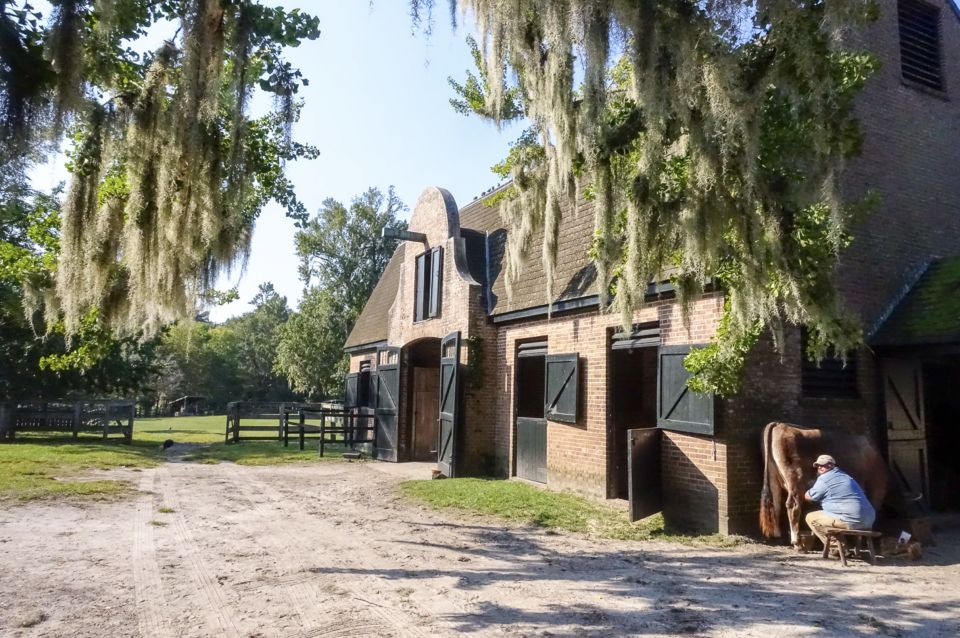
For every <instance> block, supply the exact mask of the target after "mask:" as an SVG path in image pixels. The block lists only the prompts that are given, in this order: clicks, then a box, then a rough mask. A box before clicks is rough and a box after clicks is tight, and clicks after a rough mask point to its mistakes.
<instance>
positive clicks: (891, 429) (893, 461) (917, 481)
mask: <svg viewBox="0 0 960 638" xmlns="http://www.w3.org/2000/svg"><path fill="white" fill-rule="evenodd" d="M883 394H884V402H885V404H886V414H887V451H888V455H889V457H890V468H891V469H892V470H893V474H894V476H896V477H897V479H898V480H899V482H900V487H901V488H902V489H904V490H906V492H907V493H909V494H922V495H923V502H924V503H925V504H928V501H929V494H930V490H929V486H928V482H927V481H928V479H927V476H928V475H927V428H926V413H925V409H924V389H923V366H922V364H921V363H920V362H919V361H912V360H904V359H885V360H884V361H883Z"/></svg>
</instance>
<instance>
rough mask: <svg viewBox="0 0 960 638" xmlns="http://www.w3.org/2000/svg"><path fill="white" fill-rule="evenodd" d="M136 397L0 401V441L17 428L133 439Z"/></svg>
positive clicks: (7, 437) (8, 437)
mask: <svg viewBox="0 0 960 638" xmlns="http://www.w3.org/2000/svg"><path fill="white" fill-rule="evenodd" d="M135 411H136V406H135V405H134V403H133V401H75V402H67V401H22V402H15V401H10V402H5V403H2V404H0V441H4V440H6V441H11V440H13V439H14V438H15V437H16V434H17V433H18V432H69V433H70V434H72V435H73V438H74V439H76V438H78V437H79V435H80V433H81V432H93V433H96V434H100V435H101V436H102V438H103V439H104V440H106V439H107V438H109V437H110V435H112V434H119V435H121V436H122V438H123V441H124V442H125V443H130V441H131V440H132V439H133V420H134V413H135Z"/></svg>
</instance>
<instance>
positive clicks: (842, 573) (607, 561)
mask: <svg viewBox="0 0 960 638" xmlns="http://www.w3.org/2000/svg"><path fill="white" fill-rule="evenodd" d="M409 524H410V525H411V526H415V527H420V528H427V529H429V528H430V527H434V526H435V527H448V528H451V531H456V532H457V533H458V535H459V536H460V537H461V538H462V539H464V542H458V543H457V544H455V545H450V544H444V543H423V542H410V541H406V540H402V539H394V540H392V541H391V542H392V543H399V544H406V545H408V546H410V548H411V550H413V549H414V548H415V547H423V546H426V547H430V548H433V549H437V550H443V553H453V554H455V555H457V556H458V558H457V563H455V564H456V565H462V567H458V568H457V569H456V572H455V575H456V577H457V587H458V588H459V589H462V590H466V591H471V590H476V591H478V592H479V591H480V590H486V591H490V590H491V589H492V590H493V591H502V590H503V589H504V588H506V589H516V588H517V587H518V585H520V584H523V585H525V589H526V590H528V591H529V589H530V585H533V588H534V589H536V585H537V583H543V584H544V586H546V585H547V583H549V586H550V587H551V588H553V589H556V588H558V586H559V588H561V589H564V590H565V591H572V592H578V591H579V592H582V593H583V596H582V598H583V600H584V602H582V603H580V604H577V605H574V606H570V605H569V604H564V605H557V606H556V607H551V606H549V605H548V606H546V607H545V608H543V607H541V609H539V610H536V611H531V610H528V609H520V608H516V607H512V606H510V605H509V604H506V603H503V602H490V601H485V602H482V603H479V604H478V605H477V606H476V607H475V608H474V609H475V610H474V611H472V612H470V613H465V614H462V615H459V616H456V617H450V616H448V617H447V620H453V621H454V622H455V623H456V629H457V630H458V631H459V632H462V633H470V632H476V631H481V630H484V629H488V628H491V627H502V626H504V625H515V626H533V627H539V628H546V627H549V628H550V633H549V635H552V636H565V635H569V636H574V635H576V636H582V635H624V634H631V635H652V634H663V633H668V634H689V635H701V634H703V633H714V632H725V633H730V634H733V635H736V634H737V633H738V629H740V630H746V629H748V628H749V629H751V630H752V631H754V632H757V631H758V630H759V628H764V629H763V633H765V634H767V635H773V636H775V635H777V633H778V632H785V633H789V634H791V635H793V634H796V633H798V632H800V631H801V630H802V633H805V634H809V635H823V636H826V635H842V636H877V635H883V636H906V635H917V636H956V635H960V618H958V617H957V616H956V614H954V613H949V612H948V610H950V609H953V610H956V609H960V592H958V591H939V592H938V595H937V596H936V603H932V602H925V601H929V600H930V599H929V598H925V597H923V596H922V593H923V592H922V589H923V584H922V583H917V593H918V594H921V595H919V596H917V597H916V598H910V599H905V598H902V597H900V596H898V595H892V594H890V593H885V592H884V583H886V582H903V581H909V580H910V579H911V571H912V569H911V567H913V566H915V564H914V563H909V562H903V561H894V560H888V561H885V566H884V565H881V566H878V567H871V566H869V565H867V564H865V563H859V562H856V563H852V564H851V566H850V567H848V568H846V569H842V568H840V567H839V564H838V563H831V564H827V563H825V562H824V561H822V559H820V558H819V555H818V554H807V555H797V554H795V553H793V551H792V550H789V549H786V548H778V547H770V546H756V547H754V548H751V550H749V551H748V552H743V551H741V552H729V553H723V552H717V551H715V550H709V549H697V548H683V549H676V548H670V549H660V548H659V547H657V546H655V545H651V547H650V548H644V547H642V546H641V545H639V544H624V545H622V546H624V547H628V548H629V549H627V550H625V551H618V550H611V551H590V552H577V551H572V550H571V551H569V552H568V551H556V550H553V549H551V548H550V547H548V545H549V544H551V543H548V542H546V541H545V539H547V538H549V536H547V535H546V534H537V533H533V534H531V533H530V532H529V530H509V529H496V528H490V527H485V526H473V525H468V524H456V523H437V524H429V523H424V522H421V521H410V522H409ZM940 536H941V538H940V542H939V545H938V548H939V551H932V552H931V553H930V558H929V559H925V561H924V563H925V564H926V565H928V566H929V565H930V564H931V563H934V564H942V565H954V566H955V565H957V564H958V563H960V552H958V549H957V548H958V544H960V532H958V531H957V529H954V530H948V531H947V532H945V533H942V534H941V535H940ZM638 547H639V549H638ZM481 558H482V559H487V560H485V561H483V562H484V563H488V562H489V561H492V562H493V563H495V564H496V565H498V567H496V568H494V569H486V568H484V569H476V568H471V563H472V562H473V561H474V560H475V559H481ZM311 571H312V572H314V573H318V574H319V573H323V574H331V575H336V576H342V577H360V576H369V577H377V578H382V579H386V580H397V581H401V580H409V579H422V580H430V579H436V580H438V581H440V580H441V579H443V581H444V582H446V579H448V578H449V577H450V576H451V575H452V574H451V573H450V572H449V571H444V570H438V569H432V568H430V566H429V565H424V566H423V567H420V568H392V569H387V568H384V569H356V568H334V567H329V568H326V567H318V568H314V569H312V570H311ZM851 576H853V577H854V578H855V579H857V580H858V581H859V582H860V584H862V585H863V586H862V587H857V588H856V589H855V590H851V586H850V584H851V581H850V577H851ZM558 583H559V585H558ZM437 586H441V585H440V583H439V582H438V585H437ZM501 598H502V597H501ZM598 600H599V601H608V600H609V601H610V603H609V604H606V603H604V602H597V601H598ZM561 612H562V613H563V614H564V616H565V617H566V618H567V619H570V618H571V617H572V618H574V620H570V621H568V622H563V621H560V622H558V620H557V619H558V614H560V613H561ZM558 624H559V625H561V628H560V629H559V630H558V629H557V625H558ZM563 625H567V626H569V625H573V626H575V627H576V629H575V630H570V631H569V632H567V633H564V631H563V629H562V626H563Z"/></svg>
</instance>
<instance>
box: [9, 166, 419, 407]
mask: <svg viewBox="0 0 960 638" xmlns="http://www.w3.org/2000/svg"><path fill="white" fill-rule="evenodd" d="M7 181H8V183H7V185H6V186H7V187H6V191H7V192H11V191H15V190H17V189H16V188H14V185H13V184H12V183H10V181H11V180H10V179H8V180H7ZM20 186H22V189H21V190H22V193H23V196H22V197H13V198H7V199H6V201H5V203H4V205H3V206H0V221H2V222H3V224H2V228H0V325H2V328H3V330H2V332H0V398H16V399H27V398H48V399H54V398H58V399H59V398H71V397H93V396H97V397H109V396H124V397H130V396H136V397H137V398H138V399H139V400H140V401H141V403H143V404H144V405H146V406H149V407H151V408H152V409H158V410H160V411H163V410H164V409H165V408H166V407H167V406H168V405H169V403H170V402H171V401H173V400H175V399H177V398H179V397H182V396H202V397H204V398H205V399H206V401H205V407H206V409H208V410H217V411H219V410H222V409H223V408H224V407H225V405H226V403H227V402H229V401H234V400H250V401H263V402H272V401H290V400H302V399H327V398H335V397H339V396H340V393H341V391H342V384H343V375H344V373H345V371H346V361H347V360H346V357H345V355H344V353H343V343H344V342H345V341H346V338H347V335H348V334H349V332H350V329H351V328H352V327H353V324H354V322H355V321H356V319H357V317H358V316H359V314H360V311H361V310H362V309H363V304H364V303H365V302H366V300H367V298H368V297H369V295H370V293H371V292H372V291H373V288H374V287H375V286H376V283H377V281H378V280H379V278H380V275H381V273H382V272H383V269H384V268H385V267H386V264H387V261H388V260H389V258H390V256H391V255H392V254H393V251H394V250H395V249H396V246H397V242H396V240H384V239H382V232H383V229H384V228H385V227H394V228H405V227H406V223H405V222H403V221H401V220H399V219H398V214H400V213H401V212H403V211H404V210H406V207H405V206H404V204H403V203H402V202H401V201H400V199H399V198H398V197H397V196H396V194H395V193H394V191H393V189H392V188H390V189H388V190H387V192H386V193H383V192H381V191H380V190H378V189H376V188H371V189H369V190H367V191H366V192H364V193H363V194H361V195H360V196H358V197H356V198H355V199H354V200H353V201H352V202H351V203H350V205H349V206H346V205H344V204H342V203H340V202H338V201H336V200H334V199H327V200H326V201H324V203H323V206H322V207H321V209H320V211H318V213H317V214H316V215H315V216H314V217H313V218H311V219H310V220H309V221H308V223H306V224H305V225H304V226H303V227H302V228H301V229H300V230H299V231H298V232H297V235H296V248H297V254H298V255H299V257H300V278H301V281H302V282H303V284H304V287H305V290H304V296H303V299H302V300H301V303H300V306H299V308H298V309H297V310H296V311H293V310H291V308H290V307H289V305H288V303H287V299H286V297H284V296H282V295H280V294H278V293H277V291H276V290H275V289H274V286H273V284H272V283H269V282H267V283H264V284H261V285H260V289H259V292H258V293H257V295H256V296H255V297H254V298H253V299H252V300H251V301H250V305H251V306H252V309H251V310H250V311H248V312H246V313H244V314H242V315H240V316H237V317H233V318H231V319H228V320H227V321H225V322H223V323H214V322H212V321H210V319H209V316H208V313H206V312H201V313H199V314H198V315H197V316H196V317H195V318H194V319H193V320H191V321H179V322H177V323H174V324H172V325H169V326H166V327H164V328H163V329H162V330H161V331H160V333H159V334H157V335H155V336H152V337H149V338H145V337H143V336H142V335H140V336H131V337H124V338H120V337H116V336H115V335H114V334H113V333H112V332H110V331H109V330H107V329H105V328H103V327H102V325H101V324H100V323H99V322H98V321H97V317H96V315H95V314H92V315H91V316H90V317H89V319H88V320H87V322H86V323H85V324H84V327H83V330H81V331H80V332H79V333H77V334H74V335H73V336H72V337H67V336H66V335H65V334H64V330H63V327H62V326H58V325H53V326H45V325H44V324H43V321H42V318H41V317H39V316H36V315H30V314H29V313H26V312H25V310H24V304H23V303H22V296H23V294H24V290H23V288H22V286H21V284H20V282H21V281H22V280H23V278H24V277H27V276H33V277H36V276H44V274H45V272H46V271H47V270H48V269H52V268H55V263H56V256H57V251H58V249H59V236H60V233H59V220H60V217H59V200H58V197H57V194H54V195H53V196H45V195H38V194H37V193H31V192H30V191H29V188H27V186H26V184H25V181H22V180H21V183H20ZM234 296H235V293H233V294H230V293H226V294H224V293H221V294H219V295H217V297H218V299H211V301H218V300H219V301H228V300H231V299H233V298H234ZM45 328H47V330H46V331H45Z"/></svg>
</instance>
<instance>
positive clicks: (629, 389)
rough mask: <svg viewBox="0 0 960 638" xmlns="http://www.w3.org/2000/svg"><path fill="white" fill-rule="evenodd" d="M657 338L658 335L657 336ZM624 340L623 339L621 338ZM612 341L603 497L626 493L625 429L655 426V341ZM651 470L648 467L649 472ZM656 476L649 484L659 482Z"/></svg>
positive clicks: (616, 496)
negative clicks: (644, 342) (604, 494)
mask: <svg viewBox="0 0 960 638" xmlns="http://www.w3.org/2000/svg"><path fill="white" fill-rule="evenodd" d="M657 341H659V334H658V339H657ZM621 342H625V340H621ZM618 345H620V343H618V340H616V339H615V340H614V343H613V347H612V349H611V350H610V359H609V368H608V385H607V391H608V398H607V400H608V403H607V405H608V406H609V409H608V423H607V436H608V438H607V451H608V456H607V496H608V497H609V498H627V496H628V493H629V489H628V487H629V464H628V456H629V450H630V441H629V437H628V434H627V431H628V430H634V429H646V428H656V427H657V348H656V345H655V344H648V345H646V344H645V345H642V346H634V344H629V345H628V346H624V347H618ZM653 471H654V469H653V468H651V472H653ZM656 473H657V476H656V477H654V476H651V477H649V480H650V483H651V484H653V483H657V484H659V466H657V468H656Z"/></svg>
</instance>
